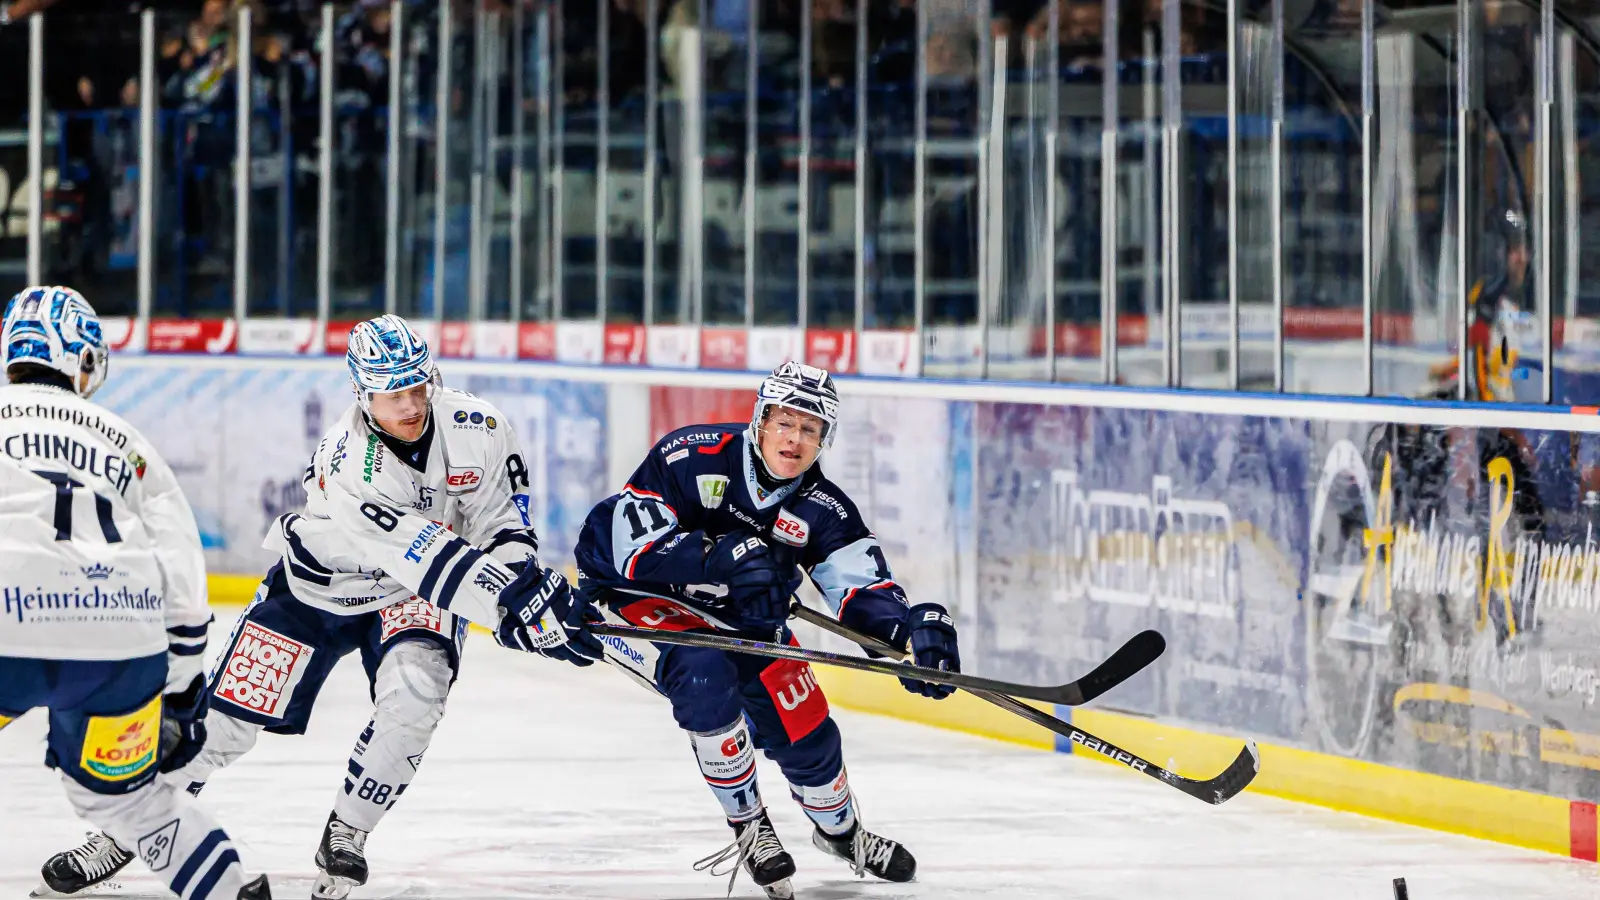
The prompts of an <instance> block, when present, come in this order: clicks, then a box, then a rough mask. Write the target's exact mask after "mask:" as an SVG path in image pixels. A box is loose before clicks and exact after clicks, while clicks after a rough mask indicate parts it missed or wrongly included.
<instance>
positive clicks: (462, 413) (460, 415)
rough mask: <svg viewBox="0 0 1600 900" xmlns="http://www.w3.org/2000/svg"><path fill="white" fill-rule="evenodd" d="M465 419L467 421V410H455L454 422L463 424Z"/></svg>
mask: <svg viewBox="0 0 1600 900" xmlns="http://www.w3.org/2000/svg"><path fill="white" fill-rule="evenodd" d="M466 421H467V411H466V410H464V409H458V410H456V423H457V424H462V425H464V424H466Z"/></svg>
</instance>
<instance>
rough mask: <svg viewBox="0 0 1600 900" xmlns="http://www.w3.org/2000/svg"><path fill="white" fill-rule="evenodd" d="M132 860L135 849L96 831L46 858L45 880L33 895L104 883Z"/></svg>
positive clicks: (79, 889) (51, 894)
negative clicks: (130, 851) (74, 844)
mask: <svg viewBox="0 0 1600 900" xmlns="http://www.w3.org/2000/svg"><path fill="white" fill-rule="evenodd" d="M132 861H133V854H132V853H129V852H127V851H125V850H123V849H122V848H121V847H118V846H117V842H116V841H113V840H112V839H111V838H109V837H107V836H106V835H104V834H102V833H100V832H94V833H93V834H90V835H89V839H88V840H87V841H84V842H83V843H82V844H80V845H78V846H76V847H73V848H72V849H71V850H65V851H63V852H61V853H57V854H56V855H55V856H52V857H50V858H49V859H48V860H45V864H44V866H43V867H41V868H40V870H39V874H40V875H41V876H42V877H43V878H44V884H42V885H40V886H39V887H38V888H36V889H35V890H34V892H33V894H32V896H34V897H63V896H68V895H71V894H76V893H80V892H82V891H84V890H86V889H88V888H91V887H94V886H95V885H97V884H102V883H104V882H105V881H107V880H108V879H110V878H111V876H113V875H115V874H117V873H118V872H120V871H122V868H123V867H124V866H126V865H127V864H128V863H130V862H132Z"/></svg>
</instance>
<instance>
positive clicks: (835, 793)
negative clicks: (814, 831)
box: [789, 766, 856, 837]
mask: <svg viewBox="0 0 1600 900" xmlns="http://www.w3.org/2000/svg"><path fill="white" fill-rule="evenodd" d="M789 792H790V793H791V794H792V795H793V796H794V799H795V800H797V801H799V803H800V806H801V808H802V809H804V810H805V811H806V815H807V816H810V817H811V821H813V822H815V823H816V825H817V827H818V828H820V829H822V831H823V833H825V834H830V835H833V836H835V837H837V836H839V835H841V834H845V833H846V832H848V831H849V830H850V829H851V828H854V827H855V824H856V803H855V797H854V796H852V795H851V793H850V777H849V775H848V774H847V773H846V772H845V770H844V767H843V766H840V767H839V777H838V778H835V779H834V780H832V781H830V782H828V783H827V784H825V785H822V786H820V787H807V786H805V785H799V784H794V783H792V782H791V783H790V784H789Z"/></svg>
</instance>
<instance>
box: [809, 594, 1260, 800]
mask: <svg viewBox="0 0 1600 900" xmlns="http://www.w3.org/2000/svg"><path fill="white" fill-rule="evenodd" d="M789 611H790V612H791V613H793V614H794V616H795V617H796V618H798V619H800V620H801V621H804V622H810V623H811V624H813V625H815V626H817V627H818V628H821V629H822V630H823V631H827V632H830V633H832V634H836V635H838V636H839V637H842V638H844V639H845V640H848V641H854V642H855V643H857V644H860V645H861V646H862V647H865V648H867V649H869V650H871V651H872V652H874V653H881V654H882V655H884V656H888V657H891V658H894V659H900V658H902V657H904V656H905V652H904V651H902V650H897V649H895V648H894V647H891V646H889V645H888V644H885V643H884V642H882V641H880V640H877V639H876V638H872V637H868V636H867V635H864V634H862V633H860V632H859V631H856V630H855V629H853V628H850V627H849V626H847V625H845V624H844V623H842V622H840V621H838V620H837V619H834V618H833V617H832V616H826V615H823V614H822V613H819V612H817V611H816V610H814V609H812V608H810V607H808V606H805V605H803V604H801V603H800V602H798V601H796V602H795V603H794V604H792V605H791V606H790V607H789ZM1148 633H1150V634H1154V633H1155V632H1148ZM1123 649H1127V646H1126V645H1124V647H1123ZM1121 652H1122V651H1121V650H1119V651H1117V653H1113V654H1112V655H1111V658H1110V659H1108V660H1106V662H1104V663H1101V664H1100V666H1099V667H1097V668H1096V669H1095V670H1094V671H1093V672H1091V673H1090V674H1089V675H1088V676H1085V678H1084V679H1081V680H1080V681H1086V680H1088V679H1091V678H1094V677H1096V676H1101V677H1102V678H1103V679H1104V686H1103V687H1102V688H1101V689H1100V690H1098V691H1095V692H1094V693H1093V695H1092V696H1091V697H1090V698H1089V699H1093V698H1094V697H1098V696H1100V695H1101V694H1103V693H1105V692H1106V691H1108V690H1110V689H1111V688H1112V687H1115V686H1116V685H1117V684H1119V683H1121V682H1122V681H1124V680H1126V679H1127V678H1129V677H1131V676H1132V675H1133V674H1134V672H1137V671H1138V669H1135V670H1133V671H1130V672H1127V673H1126V674H1125V675H1123V676H1122V677H1121V678H1117V679H1112V678H1111V677H1110V676H1111V674H1112V673H1111V672H1109V671H1108V667H1109V665H1110V663H1111V661H1112V660H1114V659H1116V658H1117V654H1118V653H1121ZM1140 668H1143V666H1141V667H1140ZM972 693H974V694H976V695H977V696H979V697H981V698H983V699H984V700H987V701H989V702H990V703H993V704H994V705H995V706H998V707H1000V708H1001V709H1004V710H1007V711H1008V712H1013V713H1016V714H1017V715H1019V716H1021V717H1023V718H1024V719H1027V720H1028V721H1030V722H1032V723H1033V724H1035V725H1038V726H1040V727H1042V728H1047V729H1049V730H1050V731H1053V732H1055V733H1056V734H1059V735H1061V736H1062V737H1065V738H1067V739H1068V740H1070V741H1072V742H1073V743H1074V744H1077V745H1079V746H1081V747H1083V748H1085V749H1088V750H1093V751H1095V752H1097V753H1103V754H1105V755H1106V756H1107V757H1109V758H1110V759H1112V760H1114V761H1116V762H1119V763H1122V764H1123V765H1125V766H1127V767H1128V768H1130V769H1134V770H1136V771H1139V772H1143V773H1145V774H1146V775H1149V776H1150V777H1152V778H1156V779H1159V780H1161V781H1164V782H1166V783H1167V784H1170V785H1172V786H1173V787H1175V788H1177V789H1178V790H1180V791H1183V792H1184V793H1185V794H1188V795H1189V796H1191V797H1196V798H1198V799H1201V800H1204V801H1206V802H1207V803H1211V804H1218V803H1226V802H1227V801H1228V800H1229V799H1231V798H1232V797H1233V796H1234V795H1235V794H1237V793H1239V792H1240V791H1242V790H1244V789H1245V788H1246V787H1247V786H1248V785H1249V784H1250V782H1251V781H1253V780H1255V777H1256V773H1257V772H1259V771H1260V770H1261V756H1260V754H1259V753H1258V752H1257V751H1256V745H1255V742H1253V741H1250V742H1247V743H1246V744H1245V747H1244V749H1243V750H1242V751H1240V752H1239V756H1238V757H1237V758H1235V759H1234V761H1233V763H1232V764H1230V765H1229V766H1228V768H1227V769H1225V770H1223V772H1222V774H1221V775H1218V776H1217V777H1215V778H1208V779H1205V780H1203V781H1200V780H1196V779H1193V778H1184V777H1183V776H1182V775H1179V774H1177V773H1176V772H1169V771H1167V770H1166V769H1163V768H1161V767H1160V766H1158V765H1155V764H1154V763H1151V762H1149V761H1147V760H1143V759H1140V758H1139V757H1137V756H1134V755H1133V754H1132V753H1129V752H1127V751H1126V750H1123V749H1121V748H1120V747H1117V746H1115V745H1113V744H1110V743H1108V742H1106V741H1103V740H1101V739H1100V738H1097V737H1095V736H1094V735H1092V734H1090V733H1089V732H1087V731H1084V730H1083V729H1081V728H1076V727H1074V726H1072V725H1070V724H1068V723H1066V722H1063V721H1061V720H1060V719H1058V718H1056V717H1055V716H1052V715H1050V714H1048V713H1046V712H1044V711H1042V710H1038V709H1034V708H1033V707H1031V706H1029V705H1028V704H1026V703H1021V702H1018V701H1017V700H1014V699H1012V698H1011V697H1007V696H1005V695H1003V694H995V693H990V692H989V691H973V692H972Z"/></svg>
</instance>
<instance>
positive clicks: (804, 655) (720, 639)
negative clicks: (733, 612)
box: [589, 624, 1115, 705]
mask: <svg viewBox="0 0 1600 900" xmlns="http://www.w3.org/2000/svg"><path fill="white" fill-rule="evenodd" d="M589 632H590V633H591V634H595V635H598V636H600V637H619V638H631V639H633V640H638V641H651V642H653V643H657V644H682V645H684V646H687V647H709V648H711V649H713V650H727V651H729V652H731V653H748V654H750V655H752V656H770V657H774V658H776V659H797V660H801V661H803V662H811V663H818V664H820V665H827V666H839V667H840V668H845V669H859V670H861V671H863V672H877V673H878V674H880V675H893V676H895V677H896V678H910V679H914V680H916V681H926V682H928V683H930V684H947V685H949V686H951V687H956V688H962V689H964V690H969V691H988V692H990V693H994V694H1005V695H1007V696H1011V697H1025V698H1027V699H1029V700H1041V701H1043V702H1045V703H1059V704H1064V705H1074V704H1078V703H1082V702H1083V699H1082V698H1083V692H1082V690H1080V689H1079V688H1078V686H1077V684H1076V683H1074V684H1058V685H1050V686H1039V685H1032V684H1017V683H1015V682H1011V681H999V680H997V679H994V678H983V677H981V676H978V675H964V674H962V673H960V672H946V671H944V670H943V669H929V668H925V667H923V666H916V665H912V664H911V663H907V662H889V661H888V660H882V659H866V658H863V657H860V656H845V655H844V654H841V653H829V652H828V651H826V650H809V649H806V648H804V647H790V646H786V645H783V644H772V643H768V642H766V641H756V640H750V639H748V638H739V637H731V636H728V635H723V634H707V633H705V632H700V631H659V630H656V629H651V628H630V627H627V626H623V625H600V624H591V625H590V626H589ZM1113 655H1115V654H1113Z"/></svg>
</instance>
